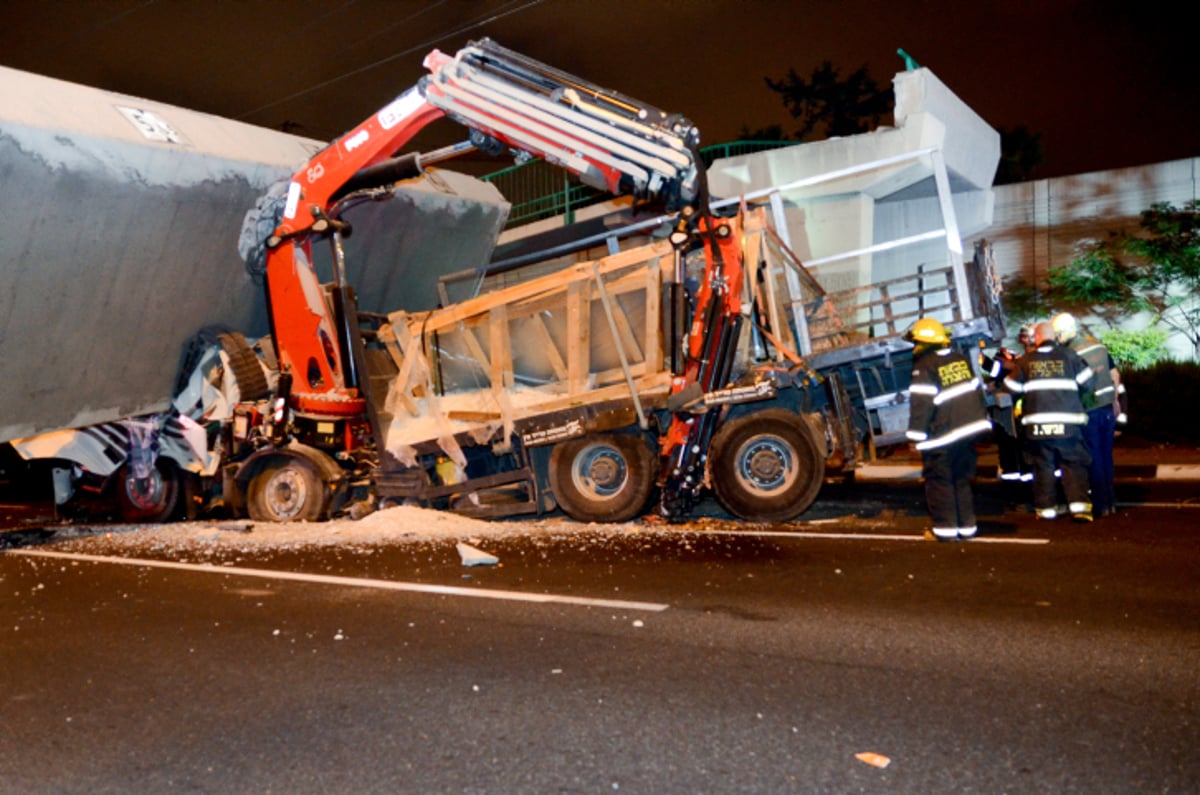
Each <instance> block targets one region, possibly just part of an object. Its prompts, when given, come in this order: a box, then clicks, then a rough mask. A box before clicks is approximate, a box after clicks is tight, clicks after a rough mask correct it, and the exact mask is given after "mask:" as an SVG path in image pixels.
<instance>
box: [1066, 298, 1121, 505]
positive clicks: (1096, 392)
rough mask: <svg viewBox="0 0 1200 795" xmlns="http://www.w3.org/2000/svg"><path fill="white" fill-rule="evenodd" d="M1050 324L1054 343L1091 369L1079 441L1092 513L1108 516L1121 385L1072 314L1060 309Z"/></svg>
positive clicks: (1099, 346) (1101, 347)
mask: <svg viewBox="0 0 1200 795" xmlns="http://www.w3.org/2000/svg"><path fill="white" fill-rule="evenodd" d="M1051 323H1052V324H1053V326H1054V336H1055V339H1057V340H1058V343H1059V344H1060V345H1065V346H1067V347H1068V348H1070V349H1071V350H1073V351H1075V352H1076V353H1077V354H1079V357H1080V358H1081V359H1083V360H1084V361H1085V362H1087V365H1088V367H1090V368H1091V370H1092V379H1091V382H1090V383H1091V387H1092V388H1091V390H1089V392H1088V394H1087V395H1085V396H1084V400H1083V407H1084V408H1085V409H1087V416H1088V419H1087V424H1085V425H1084V426H1083V440H1084V443H1085V444H1087V447H1088V453H1089V454H1090V455H1091V457H1092V463H1091V465H1090V466H1089V467H1088V482H1089V483H1090V484H1091V487H1092V515H1093V516H1095V517H1096V518H1099V517H1101V516H1108V515H1110V514H1113V513H1116V511H1117V495H1116V478H1115V472H1114V466H1113V440H1114V439H1115V437H1116V430H1117V425H1118V424H1121V425H1123V424H1124V423H1125V413H1124V412H1123V411H1122V410H1121V397H1122V395H1123V393H1124V392H1125V385H1124V384H1122V383H1121V374H1120V373H1119V372H1118V371H1117V367H1116V365H1115V364H1113V360H1112V357H1111V356H1110V355H1109V353H1108V348H1106V347H1104V344H1103V343H1101V342H1100V341H1099V340H1097V339H1096V338H1095V337H1089V336H1082V335H1080V334H1079V328H1078V325H1077V324H1076V322H1075V317H1074V316H1073V315H1071V314H1070V313H1068V312H1063V313H1061V314H1058V315H1055V316H1054V320H1052V321H1051Z"/></svg>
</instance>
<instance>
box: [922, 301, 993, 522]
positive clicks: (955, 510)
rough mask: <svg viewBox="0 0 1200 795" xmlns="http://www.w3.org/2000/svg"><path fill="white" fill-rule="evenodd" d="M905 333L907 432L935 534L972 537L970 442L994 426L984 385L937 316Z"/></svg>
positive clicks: (973, 460)
mask: <svg viewBox="0 0 1200 795" xmlns="http://www.w3.org/2000/svg"><path fill="white" fill-rule="evenodd" d="M906 337H907V339H908V340H909V341H910V342H912V343H913V371H912V383H911V385H910V387H909V396H910V403H909V420H908V432H907V433H906V436H907V437H908V439H909V440H910V441H911V442H912V443H913V444H914V445H915V446H916V448H917V450H919V451H920V453H921V475H922V477H923V478H924V479H925V503H926V506H927V507H928V509H929V514H930V518H931V519H932V520H933V535H934V537H936V538H937V540H939V541H954V540H956V539H959V538H964V539H965V538H972V537H973V536H974V535H975V533H976V530H977V526H976V522H975V500H974V496H973V495H972V493H971V478H973V477H974V476H975V465H976V455H975V447H974V443H975V441H976V440H977V438H978V437H979V436H980V435H982V434H984V433H987V432H988V431H990V430H991V428H992V424H991V422H989V421H988V418H987V406H986V403H985V400H984V395H983V383H982V382H981V381H980V379H979V375H978V373H977V372H976V371H975V368H974V367H972V364H971V360H970V359H968V358H967V357H966V356H965V355H963V354H962V353H959V352H958V351H956V350H954V349H953V348H952V347H950V337H949V336H948V335H947V334H946V329H945V328H944V327H943V326H942V324H941V323H939V322H938V321H937V320H934V319H933V318H928V317H925V318H921V319H920V320H918V321H917V322H916V323H915V324H913V327H912V328H911V329H910V330H909V332H908V334H907V335H906Z"/></svg>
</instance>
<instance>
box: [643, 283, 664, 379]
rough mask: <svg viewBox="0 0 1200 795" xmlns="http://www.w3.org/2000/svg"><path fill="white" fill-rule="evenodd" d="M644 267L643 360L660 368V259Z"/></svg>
mask: <svg viewBox="0 0 1200 795" xmlns="http://www.w3.org/2000/svg"><path fill="white" fill-rule="evenodd" d="M650 264H651V267H649V268H646V271H645V274H644V278H645V280H646V285H645V289H646V328H645V335H644V339H645V341H646V353H645V357H644V358H645V362H646V366H647V367H649V368H650V369H651V370H661V369H662V367H663V356H662V322H661V321H662V278H661V277H662V270H661V261H660V260H658V259H655V260H654V261H652V262H651V263H650Z"/></svg>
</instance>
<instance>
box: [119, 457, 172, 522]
mask: <svg viewBox="0 0 1200 795" xmlns="http://www.w3.org/2000/svg"><path fill="white" fill-rule="evenodd" d="M113 487H114V488H115V489H116V496H117V511H118V513H119V514H120V516H121V519H123V520H124V521H126V522H165V521H167V520H169V519H171V518H173V517H174V515H175V509H176V508H177V507H178V506H179V490H180V489H179V487H180V476H179V469H178V468H177V467H176V466H175V465H174V464H173V463H172V462H171V461H169V460H168V459H165V458H159V459H158V461H157V462H156V463H155V466H154V469H153V470H151V472H150V476H149V477H148V478H145V479H143V480H137V479H136V478H134V477H133V474H132V471H131V469H130V467H129V464H125V465H123V466H122V467H121V468H120V469H119V470H117V477H116V482H115V483H114V485H113Z"/></svg>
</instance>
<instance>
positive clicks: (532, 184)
mask: <svg viewBox="0 0 1200 795" xmlns="http://www.w3.org/2000/svg"><path fill="white" fill-rule="evenodd" d="M796 143H799V142H798V141H732V142H730V143H723V144H713V145H711V146H706V147H704V148H702V149H701V150H700V160H701V162H703V163H704V167H705V168H708V167H709V166H711V165H712V164H713V162H715V161H717V160H720V159H722V158H727V157H736V156H738V155H746V154H752V153H754V152H762V151H766V150H768V149H779V148H781V147H785V146H794V145H795V144H796ZM480 179H481V180H483V181H484V182H490V183H492V184H493V185H495V186H496V189H497V190H499V191H500V193H501V194H502V195H503V196H504V198H506V199H508V201H509V203H510V204H511V205H512V209H510V210H509V215H508V223H507V224H506V225H505V228H506V229H509V228H512V227H515V226H521V225H523V224H528V223H533V222H534V221H540V220H542V219H543V218H554V217H557V216H560V215H561V216H565V217H564V218H563V223H564V224H572V223H575V211H576V210H578V209H579V208H581V207H586V206H588V205H589V204H596V203H598V202H602V201H605V200H607V199H609V198H611V197H610V195H609V194H608V193H606V192H604V191H600V190H596V189H595V188H592V187H590V186H588V185H584V184H582V183H581V182H579V180H578V179H577V178H576V177H574V176H573V175H571V174H568V173H567V172H566V171H564V170H562V169H561V168H558V167H557V166H553V165H551V164H549V163H547V162H546V161H544V160H541V159H538V158H534V159H532V160H529V161H527V162H525V163H521V164H519V165H516V166H510V167H508V168H505V169H502V170H500V171H496V172H493V173H491V174H487V175H485V176H482V177H480Z"/></svg>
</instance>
